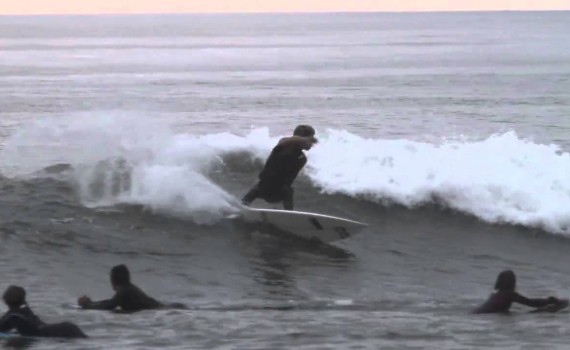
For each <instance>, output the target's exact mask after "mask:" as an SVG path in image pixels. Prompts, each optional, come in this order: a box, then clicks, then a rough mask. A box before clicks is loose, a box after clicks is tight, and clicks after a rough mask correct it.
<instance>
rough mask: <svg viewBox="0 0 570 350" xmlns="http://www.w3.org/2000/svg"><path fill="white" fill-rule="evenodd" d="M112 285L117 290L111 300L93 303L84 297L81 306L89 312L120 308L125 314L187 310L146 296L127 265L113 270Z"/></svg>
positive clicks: (81, 299)
mask: <svg viewBox="0 0 570 350" xmlns="http://www.w3.org/2000/svg"><path fill="white" fill-rule="evenodd" d="M111 285H112V286H113V289H114V290H115V295H114V296H113V297H112V298H111V299H107V300H101V301H91V299H89V297H86V296H83V297H81V298H79V300H78V303H79V306H81V307H82V308H84V309H89V310H114V309H116V308H120V309H121V310H122V311H123V312H136V311H141V310H152V309H159V308H176V309H184V308H186V307H185V306H184V305H183V304H180V303H173V304H168V305H164V304H162V303H161V302H159V301H157V300H156V299H154V298H151V297H149V296H148V295H146V293H145V292H143V291H142V290H141V289H140V288H139V287H137V286H135V285H134V284H132V283H131V275H130V272H129V269H128V268H127V267H126V266H125V265H117V266H114V267H113V268H112V269H111Z"/></svg>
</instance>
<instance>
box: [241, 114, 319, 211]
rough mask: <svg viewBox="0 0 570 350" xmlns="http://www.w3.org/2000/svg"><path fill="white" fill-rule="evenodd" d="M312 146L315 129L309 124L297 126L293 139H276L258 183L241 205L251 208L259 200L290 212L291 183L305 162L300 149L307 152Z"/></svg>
mask: <svg viewBox="0 0 570 350" xmlns="http://www.w3.org/2000/svg"><path fill="white" fill-rule="evenodd" d="M315 143H317V139H316V138H315V129H313V127H312V126H309V125H298V126H297V127H296V128H295V130H294V131H293V136H289V137H284V138H282V139H281V140H279V142H278V143H277V145H276V146H275V147H274V148H273V150H272V151H271V154H270V155H269V157H268V158H267V160H266V162H265V166H264V167H263V170H262V171H261V173H260V174H259V181H258V182H257V184H256V185H255V186H254V187H253V188H252V189H251V190H249V192H248V193H247V194H246V195H245V196H244V197H243V198H242V203H243V204H244V205H250V204H251V202H253V201H254V200H255V199H257V198H262V199H264V200H265V201H266V202H268V203H277V202H283V208H284V209H286V210H293V192H294V191H293V187H292V185H293V181H295V178H296V177H297V175H298V174H299V172H300V171H301V169H303V167H304V166H305V164H306V163H307V157H306V156H305V153H304V152H303V150H310V149H311V147H313V145H314V144H315Z"/></svg>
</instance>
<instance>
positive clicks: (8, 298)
mask: <svg viewBox="0 0 570 350" xmlns="http://www.w3.org/2000/svg"><path fill="white" fill-rule="evenodd" d="M2 299H4V302H5V303H6V305H8V306H9V307H20V306H21V305H23V304H25V303H26V290H25V289H24V288H22V287H19V286H13V285H12V286H9V287H8V288H7V289H6V291H5V292H4V295H3V296H2Z"/></svg>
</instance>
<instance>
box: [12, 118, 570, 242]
mask: <svg viewBox="0 0 570 350" xmlns="http://www.w3.org/2000/svg"><path fill="white" fill-rule="evenodd" d="M319 139H320V142H319V144H318V146H316V147H314V148H313V149H312V150H311V151H309V153H308V156H309V162H308V165H307V167H306V169H305V174H306V175H307V176H308V177H309V179H310V180H311V182H312V183H313V185H314V186H315V187H317V188H319V189H320V190H321V191H322V192H323V193H325V194H344V195H347V196H350V197H358V198H365V199H367V200H370V201H374V202H377V203H380V204H386V203H398V204H401V205H404V206H407V207H417V206H420V205H426V204H430V203H437V204H440V205H444V206H447V207H449V208H452V209H454V210H458V211H461V212H464V213H467V214H470V215H474V216H476V217H478V218H479V219H481V220H484V221H487V222H490V223H508V224H516V225H524V226H528V227H538V228H542V229H545V230H547V231H550V232H554V233H567V234H568V233H570V209H568V208H570V154H568V153H565V152H562V151H561V149H560V148H559V147H558V146H556V145H544V144H537V143H534V142H532V141H530V140H524V139H521V138H519V137H518V136H517V135H516V134H515V133H514V132H507V133H504V134H498V135H492V136H490V137H488V138H486V139H483V140H457V139H456V140H448V141H442V142H441V143H439V144H432V143H425V142H416V141H411V140H406V139H402V140H382V139H367V138H363V137H360V136H358V135H355V134H352V133H349V132H347V131H342V130H327V131H325V132H321V133H320V135H319ZM277 140H278V137H277V136H271V135H270V132H269V130H268V129H267V128H261V129H256V130H253V131H251V132H250V133H249V134H247V135H245V136H237V135H233V134H231V133H215V134H206V135H190V134H184V133H176V132H174V131H173V128H172V127H171V126H169V125H168V124H166V123H164V122H161V121H157V120H145V119H141V118H140V117H139V116H137V117H136V118H135V117H128V116H127V117H124V116H121V117H119V116H116V115H107V116H105V117H103V118H101V117H98V118H92V117H90V116H79V117H77V116H75V117H73V118H71V119H60V120H57V121H54V120H44V121H41V122H37V123H34V124H33V125H28V126H26V127H24V128H22V129H21V130H20V131H19V132H18V133H16V134H15V135H13V136H12V137H11V138H10V139H9V140H8V142H6V144H5V147H4V149H3V150H2V154H1V158H2V162H3V170H2V172H3V173H4V174H11V175H12V176H22V175H23V174H30V173H32V172H34V171H40V170H42V169H45V168H46V167H50V166H53V165H55V164H60V163H65V164H69V165H70V166H71V168H72V169H73V172H72V175H71V176H72V178H73V181H74V183H75V184H76V186H77V188H78V193H79V196H80V198H81V200H82V201H83V203H84V204H85V205H89V206H99V205H114V204H118V203H128V204H140V205H143V206H145V207H147V208H150V209H151V210H154V211H160V212H165V213H169V214H174V215H185V216H189V217H191V218H192V219H193V220H194V221H196V222H198V223H207V222H211V221H215V220H217V219H219V218H220V217H222V216H223V215H224V214H225V213H226V212H227V211H231V210H233V209H234V204H235V202H236V198H234V197H233V196H231V195H230V194H228V193H227V192H226V191H225V190H224V189H223V188H221V187H220V186H218V185H216V184H215V183H214V182H213V181H212V180H211V177H210V175H211V173H212V172H213V171H221V172H224V173H226V175H228V176H229V177H230V178H231V173H232V171H233V170H235V169H233V168H232V165H231V164H225V163H224V159H227V158H228V157H231V156H232V155H239V157H238V163H240V162H241V163H250V164H251V163H252V162H251V161H252V160H256V161H258V162H259V163H261V161H263V160H264V159H265V158H266V157H267V155H268V154H269V152H270V150H271V148H272V147H273V146H274V145H275V143H276V142H277ZM244 157H245V158H244ZM234 163H235V162H234ZM258 170H259V169H252V173H251V178H252V181H253V180H254V179H255V177H256V175H257V174H256V173H257V171H258ZM230 181H231V180H230ZM356 215H357V214H356Z"/></svg>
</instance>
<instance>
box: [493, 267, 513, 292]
mask: <svg viewBox="0 0 570 350" xmlns="http://www.w3.org/2000/svg"><path fill="white" fill-rule="evenodd" d="M516 286H517V277H516V276H515V273H514V272H513V271H512V270H505V271H502V272H501V273H500V274H499V275H498V276H497V281H496V282H495V290H499V291H514V290H515V287H516Z"/></svg>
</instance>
